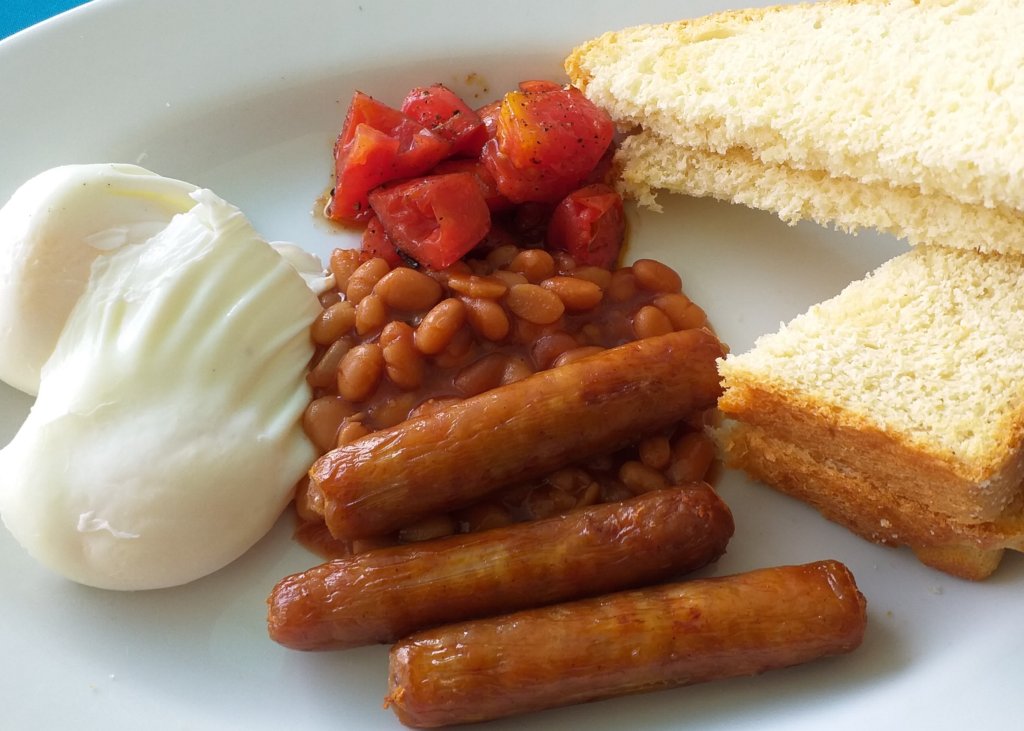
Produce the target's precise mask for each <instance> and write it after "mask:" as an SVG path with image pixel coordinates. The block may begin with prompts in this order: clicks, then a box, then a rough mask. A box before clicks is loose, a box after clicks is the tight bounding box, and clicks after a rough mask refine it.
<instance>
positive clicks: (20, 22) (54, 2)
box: [0, 0, 85, 38]
mask: <svg viewBox="0 0 1024 731" xmlns="http://www.w3.org/2000/svg"><path fill="white" fill-rule="evenodd" d="M84 4H85V0H2V1H0V38H6V37H7V36H9V35H13V34H14V33H17V32H18V31H19V30H23V29H24V28H28V27H29V26H30V25H35V24H36V23H38V22H40V21H43V20H46V19H47V18H50V17H53V16H54V15H57V14H59V13H63V12H64V11H65V10H69V9H71V8H74V7H76V6H78V5H84Z"/></svg>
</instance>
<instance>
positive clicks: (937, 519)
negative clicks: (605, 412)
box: [718, 423, 1024, 580]
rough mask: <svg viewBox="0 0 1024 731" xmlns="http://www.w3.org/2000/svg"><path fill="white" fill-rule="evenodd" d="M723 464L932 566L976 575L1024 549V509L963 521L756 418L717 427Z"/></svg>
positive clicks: (985, 574)
mask: <svg viewBox="0 0 1024 731" xmlns="http://www.w3.org/2000/svg"><path fill="white" fill-rule="evenodd" d="M718 438H719V443H720V445H721V447H722V450H723V452H724V454H725V461H726V464H727V465H729V466H731V467H735V468H738V469H741V470H743V471H744V472H746V473H747V474H749V475H750V476H751V477H753V478H754V479H756V480H759V481H761V482H764V483H766V484H768V485H770V486H772V487H773V488H775V489H776V490H778V491H779V492H782V493H784V494H787V495H790V496H792V497H795V498H797V499H798V500H801V501H802V502H805V503H807V504H809V505H811V506H812V507H814V508H815V509H816V510H817V511H818V512H819V513H821V514H822V515H823V516H824V517H825V518H827V519H829V520H831V521H832V522H834V523H838V524H840V525H842V526H844V527H846V528H847V529H849V530H851V531H852V532H854V533H855V534H857V535H859V536H861V537H862V538H864V539H866V540H869V541H871V542H873V543H877V544H880V545H885V546H907V547H909V548H910V549H911V550H913V551H914V553H915V555H917V557H918V558H919V559H920V560H921V561H922V563H925V564H926V565H929V566H931V567H933V568H936V569H939V570H940V571H944V572H946V573H949V574H952V575H954V576H959V577H961V578H965V579H971V580H981V579H984V578H986V577H988V576H989V575H990V574H991V573H992V572H993V571H994V570H995V569H996V567H997V566H998V564H999V560H1000V559H1001V557H1002V554H1003V551H1004V549H1007V548H1011V549H1014V550H1024V511H1022V510H1021V509H1020V508H1019V507H1016V508H1014V509H1011V510H1008V511H1007V512H1006V513H1004V514H1003V515H1002V516H1000V517H999V518H998V519H996V520H993V521H988V522H982V523H961V522H958V521H956V520H954V519H951V518H950V517H948V516H945V515H942V514H940V513H937V512H935V511H933V510H931V509H929V507H927V503H925V504H922V503H919V502H915V501H911V500H908V499H905V498H902V497H900V496H897V495H895V494H893V493H892V492H891V491H890V490H888V489H887V486H885V485H880V484H879V483H878V478H877V476H876V475H873V474H870V473H865V472H863V471H861V470H858V469H855V468H853V467H851V466H850V465H848V464H845V463H842V462H840V461H837V460H826V459H821V458H820V456H818V455H815V454H812V453H811V452H810V451H808V450H807V449H803V448H801V447H798V446H796V445H794V444H792V443H790V442H787V441H784V440H782V439H778V438H776V437H774V436H772V435H770V434H769V433H767V432H766V431H765V430H764V429H763V428H761V427H759V426H752V425H749V424H742V423H727V424H726V425H725V426H724V427H723V428H722V429H721V430H720V431H719V432H718Z"/></svg>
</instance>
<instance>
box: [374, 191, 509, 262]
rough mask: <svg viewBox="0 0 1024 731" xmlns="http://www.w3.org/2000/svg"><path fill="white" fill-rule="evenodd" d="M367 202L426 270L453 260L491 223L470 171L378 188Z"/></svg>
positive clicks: (397, 243) (402, 248)
mask: <svg viewBox="0 0 1024 731" xmlns="http://www.w3.org/2000/svg"><path fill="white" fill-rule="evenodd" d="M370 205H371V206H372V207H373V211H374V213H376V214H377V216H378V217H379V218H380V222H381V225H382V226H383V227H384V231H385V232H386V233H387V236H388V238H389V239H391V241H392V242H393V243H394V245H395V246H396V247H397V248H398V249H399V251H401V252H402V253H403V254H404V255H406V256H409V257H410V258H412V259H415V260H416V261H418V262H419V263H421V264H423V265H425V266H428V267H430V268H431V269H444V268H446V267H449V266H451V265H452V264H454V263H455V262H457V261H458V260H459V259H461V258H462V257H463V256H464V255H465V254H466V253H467V252H468V251H469V250H470V249H472V248H473V247H474V246H476V245H477V244H478V243H480V241H481V240H482V239H483V238H484V236H486V235H487V232H488V230H489V229H490V227H491V214H490V211H489V210H488V209H487V203H486V201H485V200H484V194H483V191H482V190H481V187H480V183H479V182H478V180H477V178H476V176H475V175H473V174H472V173H447V174H445V175H428V176H426V177H423V178H416V179H414V180H408V181H406V182H403V183H395V184H394V185H388V186H384V187H380V188H377V189H376V190H374V191H373V192H371V193H370Z"/></svg>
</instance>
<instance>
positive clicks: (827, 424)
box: [719, 246, 1024, 579]
mask: <svg viewBox="0 0 1024 731" xmlns="http://www.w3.org/2000/svg"><path fill="white" fill-rule="evenodd" d="M720 373H721V375H722V377H723V384H724V386H725V393H724V395H723V397H722V398H721V400H720V402H719V408H720V409H721V411H722V412H723V414H724V415H725V416H726V417H727V421H726V423H725V424H724V425H723V427H722V428H721V430H720V431H719V439H720V443H721V445H722V447H723V450H724V452H725V456H726V461H727V463H729V464H731V465H732V466H735V467H738V468H741V469H743V470H746V471H747V472H749V473H750V474H751V475H752V476H753V477H755V478H756V479H759V480H762V481H764V482H766V483H768V484H769V485H771V486H773V487H775V488H777V489H779V490H781V491H783V492H786V493H788V494H791V495H794V496H796V497H798V498H800V499H801V500H804V501H806V502H808V503H810V504H811V505H813V506H814V507H816V508H817V509H818V510H819V511H820V512H821V513H822V514H823V515H825V516H826V517H828V518H829V519H831V520H834V521H836V522H839V523H841V524H843V525H845V526H847V527H848V528H850V529H851V530H853V531H854V532H856V533H858V534H859V535H861V536H863V537H865V538H867V539H869V540H872V541H875V542H878V543H882V544H887V545H906V546H909V547H910V548H912V549H913V550H914V552H915V553H916V554H917V555H918V557H919V558H921V560H922V561H923V562H924V563H927V564H929V565H931V566H934V567H936V568H939V569H941V570H943V571H946V572H948V573H951V574H954V575H957V576H962V577H965V578H970V579H981V578H984V577H986V576H987V575H989V574H990V573H991V572H992V571H993V570H994V569H995V567H996V566H997V565H998V563H999V558H1000V557H1001V555H1002V552H1003V550H1004V549H1006V548H1012V549H1016V550H1024V493H1022V489H1021V483H1022V479H1024V450H1022V440H1024V257H1022V256H1018V255H1002V256H1000V255H994V254H982V253H977V252H971V251H966V250H961V249H954V248H948V247H935V246H921V247H917V248H915V249H913V250H911V251H910V252H909V253H907V254H904V255H901V256H899V257H896V258H895V259H893V260H891V261H889V262H887V263H885V264H883V265H882V266H881V267H879V268H878V269H877V270H876V271H875V272H873V273H872V274H870V275H869V276H868V277H866V278H865V279H863V280H860V281H858V282H854V283H853V284H851V285H849V286H848V287H847V288H846V289H844V290H843V291H842V292H841V293H840V294H839V295H837V296H836V297H834V298H832V299H830V300H828V301H826V302H823V303H821V304H818V305H815V306H814V307H812V308H811V309H810V310H808V312H806V313H805V314H803V315H800V316H799V317H797V318H795V319H794V320H793V321H791V322H790V323H788V324H786V325H784V326H783V327H782V328H781V329H780V330H779V331H778V332H776V333H774V334H771V335H766V336H763V337H761V338H759V339H758V341H757V342H756V344H755V346H754V347H753V348H752V349H751V350H749V351H748V352H746V353H743V354H738V355H730V356H728V357H726V358H725V359H724V360H723V361H721V363H720Z"/></svg>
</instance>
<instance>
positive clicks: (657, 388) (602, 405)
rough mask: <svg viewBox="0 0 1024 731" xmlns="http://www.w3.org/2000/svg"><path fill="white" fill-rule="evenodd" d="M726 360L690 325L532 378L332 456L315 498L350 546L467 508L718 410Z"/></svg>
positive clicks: (317, 472) (317, 473)
mask: <svg viewBox="0 0 1024 731" xmlns="http://www.w3.org/2000/svg"><path fill="white" fill-rule="evenodd" d="M723 354H724V349H723V347H722V345H721V343H720V342H719V341H718V339H717V338H716V337H715V336H714V335H713V334H712V333H710V332H708V331H707V330H703V329H699V330H683V331H680V332H674V333H670V334H668V335H662V336H659V337H654V338H647V339H645V340H638V341H635V342H632V343H627V344H626V345H622V346H619V347H617V348H612V349H610V350H607V351H604V352H603V353H601V354H599V355H595V356H592V357H590V358H586V359H583V360H580V361H576V362H574V363H569V364H567V365H564V366H561V367H559V368H553V369H551V370H547V371H542V372H540V373H536V374H534V375H533V376H530V377H529V378H526V379H524V380H521V381H518V382H516V383H513V384H509V385H507V386H501V387H499V388H496V389H493V390H491V391H487V392H485V393H482V394H480V395H479V396H474V397H473V398H469V399H466V400H465V401H461V402H459V403H457V404H453V405H451V406H449V407H448V408H446V409H443V410H441V411H439V412H436V413H434V414H430V415H427V416H423V417H421V418H418V419H411V420H409V421H405V422H403V423H402V424H399V425H398V426H396V427H393V428H391V429H384V430H381V431H378V432H374V433H372V434H369V435H368V436H365V437H363V438H362V439H359V440H357V441H355V442H352V443H351V444H347V445H345V446H343V447H339V448H338V449H335V450H334V451H332V452H329V453H328V454H326V455H324V456H323V457H321V458H320V459H319V460H317V462H316V463H314V465H313V467H312V468H311V469H310V473H309V474H310V492H311V496H312V498H313V499H312V503H313V504H314V505H316V506H318V509H320V510H322V511H323V514H324V519H325V522H326V523H327V527H328V529H329V530H330V531H331V534H332V535H334V537H335V538H341V539H347V540H351V539H353V538H366V537H372V536H378V535H383V534H387V533H391V532H393V531H395V530H397V529H398V528H401V527H402V526H404V525H408V524H410V523H413V522H415V521H416V520H418V519H419V518H423V517H426V516H428V515H433V514H436V513H441V512H446V511H448V510H452V509H455V508H459V507H463V506H465V505H468V504H470V503H472V502H474V501H475V500H476V499H478V498H479V497H481V496H482V495H484V494H486V493H487V492H490V491H491V490H494V489H496V488H499V487H502V486H505V485H509V484H511V483H513V482H518V481H525V480H527V479H531V478H534V477H538V476H540V475H544V474H547V473H549V472H552V471H553V470H555V469H557V468H559V467H562V466H564V465H565V464H567V463H569V462H574V461H578V460H580V459H585V458H587V457H589V456H592V455H595V454H604V453H607V452H610V451H613V450H615V449H618V448H619V447H622V446H624V445H625V444H627V443H629V442H632V441H635V440H636V439H637V438H639V437H641V436H643V435H644V433H645V432H650V431H654V430H656V429H659V428H662V427H665V426H668V425H670V424H673V423H675V422H676V421H679V420H680V419H682V418H685V417H687V416H688V415H690V414H692V413H693V412H695V411H698V410H703V409H707V408H710V407H711V406H714V404H715V402H716V400H717V398H718V396H719V394H720V393H721V387H720V385H719V379H718V372H717V369H716V366H715V360H716V359H717V358H719V357H721V356H722V355H723Z"/></svg>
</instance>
